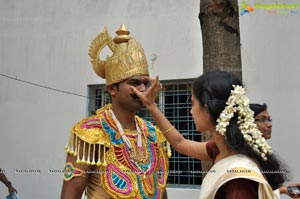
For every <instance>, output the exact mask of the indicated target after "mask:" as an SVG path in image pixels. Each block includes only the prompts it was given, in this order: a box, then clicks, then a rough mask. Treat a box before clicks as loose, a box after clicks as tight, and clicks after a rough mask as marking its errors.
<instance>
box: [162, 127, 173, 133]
mask: <svg viewBox="0 0 300 199" xmlns="http://www.w3.org/2000/svg"><path fill="white" fill-rule="evenodd" d="M173 129H175V127H174V126H172V127H171V128H169V129H168V130H166V131H165V132H163V134H164V135H166V134H167V133H169V132H170V131H172V130H173Z"/></svg>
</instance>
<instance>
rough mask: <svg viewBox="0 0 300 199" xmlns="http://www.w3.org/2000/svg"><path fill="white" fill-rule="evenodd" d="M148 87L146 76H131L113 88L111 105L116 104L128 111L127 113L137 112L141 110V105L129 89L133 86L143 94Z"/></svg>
mask: <svg viewBox="0 0 300 199" xmlns="http://www.w3.org/2000/svg"><path fill="white" fill-rule="evenodd" d="M150 85H151V84H150V81H149V80H148V79H147V76H144V75H139V76H133V77H131V78H129V79H126V80H124V81H122V82H120V83H119V84H118V85H116V86H114V87H115V88H114V90H115V92H114V93H113V94H112V93H111V96H112V99H113V103H117V104H118V105H119V106H121V107H122V108H124V109H128V110H129V111H134V112H135V111H138V110H139V109H141V108H142V106H143V103H142V101H141V100H140V99H139V98H138V96H137V95H136V94H135V93H134V92H133V91H132V90H131V89H130V87H131V86H133V87H135V88H136V89H137V90H139V91H140V92H144V91H146V90H147V89H148V88H149V87H150Z"/></svg>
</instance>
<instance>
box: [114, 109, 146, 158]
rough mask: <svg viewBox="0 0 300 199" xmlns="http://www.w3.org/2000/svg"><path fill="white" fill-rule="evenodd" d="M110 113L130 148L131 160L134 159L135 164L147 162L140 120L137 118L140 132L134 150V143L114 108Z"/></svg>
mask: <svg viewBox="0 0 300 199" xmlns="http://www.w3.org/2000/svg"><path fill="white" fill-rule="evenodd" d="M110 114H111V117H112V119H113V120H114V122H115V123H116V125H117V128H118V131H119V133H120V134H121V138H122V140H123V141H124V143H125V145H126V147H127V149H128V150H129V156H130V159H131V161H133V162H134V163H135V164H136V163H145V162H146V155H145V152H144V151H143V150H142V131H141V128H140V127H139V125H138V122H137V121H136V119H135V126H136V130H137V134H138V140H137V147H136V148H137V150H136V151H134V149H133V146H132V144H131V143H130V141H129V139H128V138H127V137H126V135H125V133H124V130H123V127H122V125H121V123H120V122H119V120H118V119H117V117H116V116H115V114H114V112H113V111H112V109H110Z"/></svg>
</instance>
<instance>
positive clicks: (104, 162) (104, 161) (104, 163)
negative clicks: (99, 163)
mask: <svg viewBox="0 0 300 199" xmlns="http://www.w3.org/2000/svg"><path fill="white" fill-rule="evenodd" d="M106 165H107V163H106V160H105V146H104V145H103V166H106Z"/></svg>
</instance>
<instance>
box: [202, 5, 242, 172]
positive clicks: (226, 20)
mask: <svg viewBox="0 0 300 199" xmlns="http://www.w3.org/2000/svg"><path fill="white" fill-rule="evenodd" d="M199 20H200V25H201V30H202V44H203V73H206V72H209V71H214V70H221V71H228V72H232V73H234V74H236V75H237V76H238V77H240V79H242V63H241V49H240V30H239V10H238V1H237V0H200V13H199ZM209 139H210V137H209V136H208V134H206V133H202V141H207V140H209ZM210 167H211V163H209V162H206V161H202V170H203V171H208V170H209V169H210ZM203 174H204V175H203V178H204V176H205V172H204V173H203Z"/></svg>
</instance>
